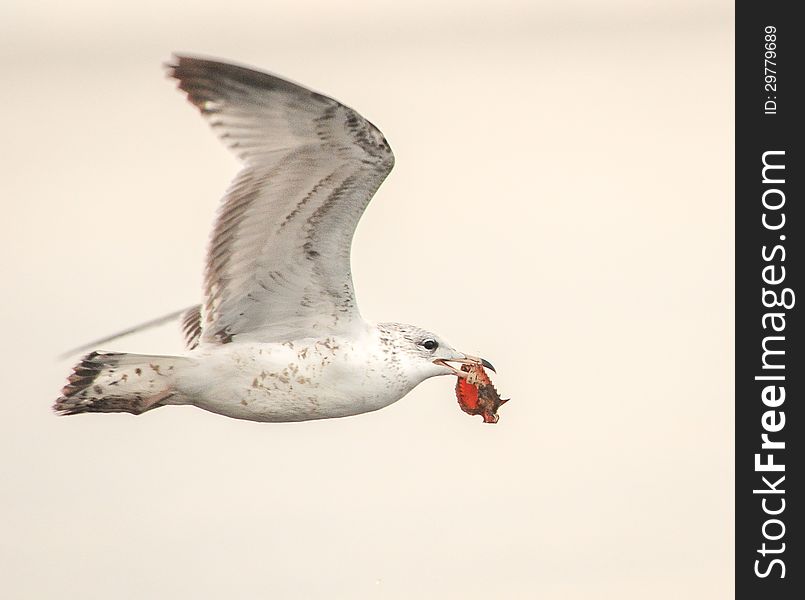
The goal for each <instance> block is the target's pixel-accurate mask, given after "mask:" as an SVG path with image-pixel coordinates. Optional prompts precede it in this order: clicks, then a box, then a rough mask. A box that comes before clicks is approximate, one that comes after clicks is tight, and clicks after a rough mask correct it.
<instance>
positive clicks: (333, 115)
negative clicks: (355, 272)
mask: <svg viewBox="0 0 805 600" xmlns="http://www.w3.org/2000/svg"><path fill="white" fill-rule="evenodd" d="M168 74H169V75H170V76H171V77H173V78H175V79H177V80H178V82H179V88H180V89H181V90H183V91H185V92H186V93H187V98H188V100H189V101H190V102H191V103H192V104H193V105H195V106H196V107H197V108H198V109H199V110H200V112H201V114H202V116H204V117H205V118H206V119H207V121H208V122H209V124H210V125H211V126H212V129H213V131H215V132H216V133H217V134H218V136H219V137H220V138H221V140H222V141H223V142H224V143H225V144H226V145H227V146H228V147H229V148H231V149H232V150H233V151H234V152H235V154H236V155H237V156H238V157H239V158H240V159H241V160H242V161H243V165H244V166H243V169H242V170H241V171H240V173H239V174H238V175H237V177H236V178H235V180H234V181H233V183H232V184H231V187H230V188H229V190H228V192H227V194H226V196H225V197H224V200H223V203H222V205H221V208H220V210H219V213H218V218H217V222H216V224H215V227H214V230H213V235H212V239H211V242H210V246H209V250H208V256H207V265H206V271H205V279H204V282H205V283H204V285H205V289H204V294H205V298H204V303H203V306H202V318H201V323H200V327H201V341H202V342H205V343H210V342H212V343H226V342H229V341H231V340H232V339H233V338H238V339H250V340H258V341H285V340H290V339H295V338H299V337H308V336H314V335H315V336H319V335H322V334H323V333H324V334H327V333H340V332H348V331H350V330H351V329H353V328H355V327H358V326H360V324H361V323H362V320H361V317H360V313H359V311H358V308H357V306H356V303H355V293H354V290H353V286H352V274H351V270H350V246H351V243H352V237H353V234H354V232H355V227H356V226H357V224H358V220H359V219H360V217H361V215H362V214H363V211H364V209H365V208H366V206H367V204H368V203H369V201H370V200H371V198H372V196H373V195H374V193H375V191H376V190H377V188H378V187H379V186H380V184H381V183H382V182H383V180H384V179H385V178H386V176H387V175H388V173H389V172H390V171H391V168H392V166H393V165H394V155H393V154H392V152H391V148H389V145H388V143H387V142H386V140H385V138H384V137H383V134H382V133H380V131H379V130H378V129H377V128H376V127H375V126H374V125H372V124H371V123H370V122H369V121H367V120H366V119H364V118H363V117H362V116H361V115H359V114H358V113H357V112H355V111H354V110H352V109H350V108H348V107H346V106H344V105H342V104H340V103H339V102H337V101H335V100H333V99H332V98H328V97H327V96H323V95H321V94H318V93H316V92H313V91H311V90H308V89H307V88H304V87H302V86H299V85H296V84H294V83H291V82H289V81H286V80H284V79H281V78H279V77H276V76H274V75H269V74H267V73H263V72H259V71H254V70H252V69H248V68H244V67H240V66H235V65H232V64H228V63H224V62H218V61H214V60H206V59H201V58H193V57H188V56H177V57H175V61H174V62H173V64H171V65H168Z"/></svg>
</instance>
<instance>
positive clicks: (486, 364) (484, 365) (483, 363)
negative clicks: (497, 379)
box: [481, 358, 497, 373]
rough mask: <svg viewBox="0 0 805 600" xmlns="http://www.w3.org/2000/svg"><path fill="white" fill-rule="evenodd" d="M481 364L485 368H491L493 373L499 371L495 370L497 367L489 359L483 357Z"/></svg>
mask: <svg viewBox="0 0 805 600" xmlns="http://www.w3.org/2000/svg"><path fill="white" fill-rule="evenodd" d="M481 365H483V367H484V368H485V369H489V370H490V371H492V372H493V373H497V371H496V370H495V367H493V366H492V363H491V362H489V361H488V360H486V359H485V358H482V359H481Z"/></svg>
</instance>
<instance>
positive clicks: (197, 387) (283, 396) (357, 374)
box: [54, 56, 494, 422]
mask: <svg viewBox="0 0 805 600" xmlns="http://www.w3.org/2000/svg"><path fill="white" fill-rule="evenodd" d="M167 68H168V74H169V76H170V77H173V78H174V79H176V80H177V81H178V87H179V88H180V89H181V90H183V91H184V92H185V93H186V94H187V98H188V100H189V101H190V103H191V104H193V105H194V106H196V108H198V110H199V111H200V112H201V115H202V116H203V117H204V118H205V119H206V120H207V121H208V123H209V124H210V126H211V127H212V129H213V131H214V132H215V133H216V134H218V137H219V138H220V139H221V140H222V141H223V142H224V143H225V144H226V145H227V146H228V147H229V148H230V149H232V151H233V152H234V153H235V154H236V155H237V156H238V157H239V158H240V160H241V161H242V163H243V168H242V170H241V171H240V172H239V173H238V174H237V176H236V177H235V180H234V181H233V182H232V184H231V185H230V188H229V190H228V191H227V193H226V195H225V197H224V199H223V202H222V204H221V207H220V209H219V212H218V216H217V220H216V223H215V226H214V230H213V234H212V238H211V241H210V244H209V248H208V254H207V264H206V269H205V277H204V290H203V291H204V295H203V303H202V304H201V305H199V306H196V307H192V308H190V309H187V310H186V311H184V313H183V315H182V327H183V330H184V333H185V341H186V345H187V350H186V351H185V352H184V353H183V354H181V355H178V356H159V355H144V354H129V353H119V352H103V351H95V352H90V353H89V354H87V355H86V356H84V357H83V358H82V359H81V360H80V362H79V363H78V364H77V365H76V366H75V367H74V369H73V373H72V374H71V375H70V377H69V378H68V383H67V385H66V386H65V387H64V388H63V389H62V395H61V397H60V398H59V399H58V400H57V401H56V403H55V406H54V410H55V411H56V412H57V413H59V414H63V415H73V414H78V413H87V412H128V413H133V414H141V413H143V412H146V411H149V410H152V409H155V408H158V407H161V406H167V405H192V406H196V407H199V408H202V409H205V410H208V411H211V412H213V413H217V414H221V415H225V416H228V417H233V418H236V419H247V420H251V421H267V422H283V421H306V420H312V419H327V418H333V417H345V416H350V415H356V414H360V413H365V412H370V411H374V410H378V409H380V408H383V407H385V406H388V405H390V404H392V403H393V402H396V401H397V400H399V399H400V398H402V397H403V396H405V395H406V394H407V393H408V392H410V391H411V390H412V389H413V388H414V387H416V386H417V385H418V384H419V383H421V382H422V381H424V380H425V379H428V378H429V377H434V376H436V375H453V376H458V377H464V378H466V377H467V373H466V371H465V370H462V369H461V368H460V366H461V365H471V366H472V367H474V368H478V367H481V368H482V367H486V368H490V369H492V370H494V369H493V368H492V366H491V364H489V362H488V361H486V360H483V359H480V358H477V357H474V356H469V355H466V354H463V353H461V352H458V351H456V350H454V349H453V348H452V346H450V344H448V343H447V342H445V341H444V340H443V339H442V338H441V337H439V336H438V335H436V334H435V333H431V332H429V331H425V330H424V329H421V328H419V327H416V326H413V325H404V324H401V323H377V324H373V323H369V322H367V321H365V320H364V319H363V318H362V317H361V314H360V312H359V310H358V306H357V303H356V300H355V293H354V290H353V286H352V274H351V269H350V247H351V244H352V238H353V234H354V232H355V227H356V226H357V224H358V220H359V219H360V217H361V215H362V214H363V212H364V209H365V208H366V206H367V204H368V203H369V201H370V200H371V198H372V196H373V195H374V193H375V192H376V191H377V189H378V187H379V186H380V184H381V183H382V182H383V180H384V179H385V178H386V176H387V175H388V174H389V172H390V171H391V168H392V166H393V165H394V155H393V154H392V151H391V148H390V147H389V145H388V143H387V142H386V139H385V138H384V137H383V134H382V133H381V132H380V131H379V130H378V129H377V128H376V127H375V126H374V125H372V124H371V123H370V122H369V121H367V120H366V119H364V118H363V117H362V116H361V115H360V114H358V113H357V112H355V111H354V110H352V109H351V108H348V107H346V106H344V105H343V104H340V103H339V102H337V101H335V100H333V99H332V98H329V97H327V96H323V95H321V94H318V93H316V92H314V91H311V90H309V89H307V88H305V87H302V86H300V85H297V84H294V83H291V82H289V81H287V80H285V79H281V78H279V77H276V76H274V75H270V74H268V73H264V72H260V71H256V70H252V69H249V68H245V67H241V66H236V65H233V64H229V63H225V62H219V61H215V60H207V59H202V58H195V57H189V56H176V57H174V60H173V61H172V63H171V64H169V65H167ZM108 339H111V338H107V340H108Z"/></svg>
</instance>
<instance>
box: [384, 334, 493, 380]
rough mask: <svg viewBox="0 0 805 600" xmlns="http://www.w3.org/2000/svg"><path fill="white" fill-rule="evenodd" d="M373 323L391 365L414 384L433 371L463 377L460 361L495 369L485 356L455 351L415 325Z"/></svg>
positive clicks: (429, 375)
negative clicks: (378, 332) (389, 357)
mask: <svg viewBox="0 0 805 600" xmlns="http://www.w3.org/2000/svg"><path fill="white" fill-rule="evenodd" d="M377 327H378V330H379V331H380V341H381V344H382V345H383V347H384V351H386V352H388V353H389V354H390V356H391V362H392V364H394V368H395V369H397V370H399V371H402V373H403V374H404V375H405V376H406V377H407V378H408V379H409V380H410V381H411V382H412V383H413V384H414V385H416V384H418V383H420V382H422V381H424V380H425V379H428V378H429V377H436V376H437V375H453V376H457V377H466V376H467V373H466V372H465V371H462V370H461V365H463V364H473V365H481V366H483V367H485V368H487V369H490V370H491V371H494V370H495V368H494V367H493V366H492V363H490V362H489V361H488V360H486V359H483V358H479V357H477V356H472V355H470V354H464V353H463V352H459V351H458V350H456V349H455V348H453V347H452V346H451V345H450V344H448V343H447V342H446V341H445V340H444V339H442V338H441V337H440V336H438V335H436V334H435V333H432V332H430V331H426V330H424V329H421V328H419V327H416V326H415V325H405V324H403V323H381V324H379V325H378V326H377Z"/></svg>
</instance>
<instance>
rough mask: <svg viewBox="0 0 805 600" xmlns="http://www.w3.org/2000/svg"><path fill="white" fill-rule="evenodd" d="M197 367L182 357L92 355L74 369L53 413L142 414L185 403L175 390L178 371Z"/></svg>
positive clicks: (123, 354) (118, 353)
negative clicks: (168, 405)
mask: <svg viewBox="0 0 805 600" xmlns="http://www.w3.org/2000/svg"><path fill="white" fill-rule="evenodd" d="M193 364H194V362H193V361H192V360H191V359H189V358H183V357H180V356H151V355H147V354H125V353H120V352H90V353H89V354H87V355H86V356H84V358H82V359H81V361H80V362H79V363H78V364H77V365H76V366H75V367H73V373H72V374H71V375H70V377H68V379H67V381H68V383H67V385H66V386H64V388H62V391H61V393H62V395H61V397H60V398H59V399H58V400H56V403H55V404H54V405H53V410H55V411H56V412H57V413H58V414H60V415H77V414H79V413H85V412H127V413H132V414H135V415H139V414H141V413H144V412H145V411H147V410H151V409H153V408H157V407H159V406H164V405H165V404H181V403H182V402H181V398H180V397H179V394H178V392H177V391H176V389H175V376H176V372H177V370H181V369H182V368H183V367H187V366H190V365H193Z"/></svg>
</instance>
